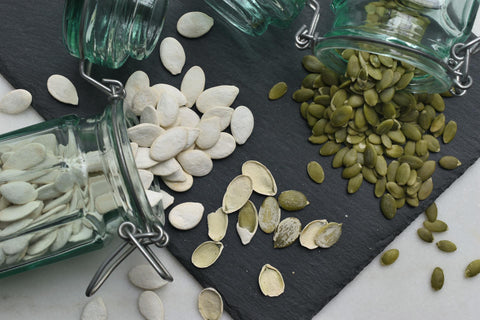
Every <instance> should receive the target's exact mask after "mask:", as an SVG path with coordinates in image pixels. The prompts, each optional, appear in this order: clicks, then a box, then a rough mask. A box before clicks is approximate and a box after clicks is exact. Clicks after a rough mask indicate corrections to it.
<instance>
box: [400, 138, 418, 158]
mask: <svg viewBox="0 0 480 320" xmlns="http://www.w3.org/2000/svg"><path fill="white" fill-rule="evenodd" d="M403 149H404V154H405V155H407V156H414V155H415V141H411V140H408V141H407V143H405V147H404V148H403Z"/></svg>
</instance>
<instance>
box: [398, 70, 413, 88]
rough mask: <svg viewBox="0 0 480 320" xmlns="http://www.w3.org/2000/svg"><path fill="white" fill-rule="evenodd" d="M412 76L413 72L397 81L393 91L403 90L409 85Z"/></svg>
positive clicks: (407, 73)
mask: <svg viewBox="0 0 480 320" xmlns="http://www.w3.org/2000/svg"><path fill="white" fill-rule="evenodd" d="M413 76H414V73H413V72H406V73H405V74H403V75H402V76H401V77H400V80H398V82H397V84H396V85H395V89H397V90H403V89H405V88H406V87H407V86H408V85H409V84H410V81H412V79H413Z"/></svg>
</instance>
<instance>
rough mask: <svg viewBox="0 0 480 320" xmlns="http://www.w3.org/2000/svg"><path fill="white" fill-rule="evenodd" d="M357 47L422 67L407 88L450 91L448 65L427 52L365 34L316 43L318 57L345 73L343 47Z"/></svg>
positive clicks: (419, 91)
mask: <svg viewBox="0 0 480 320" xmlns="http://www.w3.org/2000/svg"><path fill="white" fill-rule="evenodd" d="M344 49H354V50H360V51H367V52H370V53H374V54H381V55H384V56H388V57H391V58H394V59H396V60H400V61H404V62H406V63H408V64H410V65H413V66H415V67H416V68H417V70H419V71H418V72H416V73H415V76H414V78H413V79H412V81H411V82H410V84H409V85H408V87H407V88H406V89H407V90H408V91H410V92H412V93H437V92H445V91H448V90H450V88H451V87H452V79H451V77H450V75H449V72H448V70H447V67H446V65H445V64H444V63H443V62H442V61H439V60H438V59H436V58H434V57H431V56H429V55H427V54H425V53H423V52H420V51H418V52H417V50H414V49H410V48H407V47H405V46H404V45H401V44H395V43H393V42H385V41H381V40H377V39H368V38H366V37H362V36H328V35H326V37H325V38H320V39H319V40H317V41H316V42H315V44H314V47H313V51H314V54H315V55H316V56H317V58H318V59H319V60H320V61H322V62H326V65H327V66H328V67H329V68H331V69H333V70H335V71H336V72H338V73H340V74H344V73H345V71H346V68H347V63H348V61H347V60H345V59H344V58H342V56H341V55H340V54H339V50H340V51H341V50H344Z"/></svg>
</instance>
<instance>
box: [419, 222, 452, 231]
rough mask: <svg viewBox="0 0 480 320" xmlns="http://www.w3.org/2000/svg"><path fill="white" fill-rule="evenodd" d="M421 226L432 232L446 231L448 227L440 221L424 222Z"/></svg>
mask: <svg viewBox="0 0 480 320" xmlns="http://www.w3.org/2000/svg"><path fill="white" fill-rule="evenodd" d="M423 226H424V227H425V228H427V229H428V230H430V231H432V232H444V231H447V230H448V225H447V224H446V223H445V222H443V221H442V220H438V219H437V220H435V221H434V222H430V221H424V222H423Z"/></svg>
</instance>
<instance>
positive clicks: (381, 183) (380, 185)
mask: <svg viewBox="0 0 480 320" xmlns="http://www.w3.org/2000/svg"><path fill="white" fill-rule="evenodd" d="M386 186H387V179H386V178H385V177H382V178H380V179H377V182H376V183H375V197H377V198H380V197H381V196H383V194H384V193H385V190H386Z"/></svg>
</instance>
